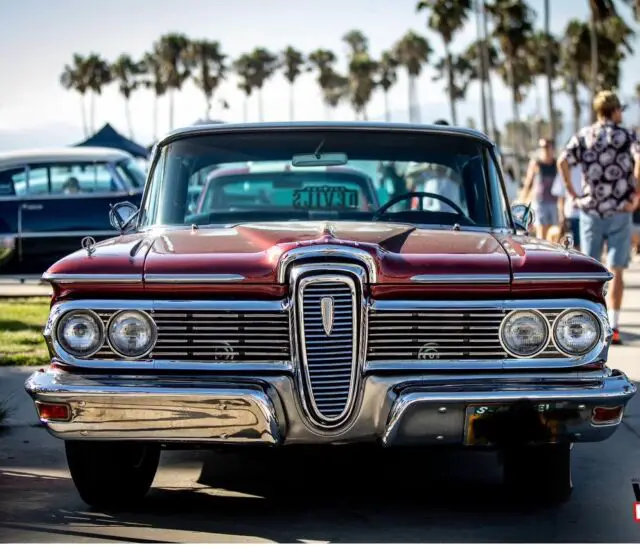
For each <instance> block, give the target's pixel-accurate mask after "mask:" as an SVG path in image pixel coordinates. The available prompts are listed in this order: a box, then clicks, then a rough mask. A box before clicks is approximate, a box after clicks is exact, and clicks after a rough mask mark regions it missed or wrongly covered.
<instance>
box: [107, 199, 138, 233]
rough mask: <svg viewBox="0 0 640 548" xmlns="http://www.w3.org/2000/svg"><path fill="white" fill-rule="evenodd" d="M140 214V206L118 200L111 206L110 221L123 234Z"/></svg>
mask: <svg viewBox="0 0 640 548" xmlns="http://www.w3.org/2000/svg"><path fill="white" fill-rule="evenodd" d="M137 216H138V208H137V207H136V206H135V205H134V204H132V203H131V202H118V203H117V204H114V205H112V206H111V210H110V211H109V222H110V223H111V226H112V227H113V228H115V229H116V230H117V231H119V232H120V233H121V234H122V233H124V232H126V230H127V229H128V228H130V227H131V225H132V223H133V221H134V220H135V218H136V217H137Z"/></svg>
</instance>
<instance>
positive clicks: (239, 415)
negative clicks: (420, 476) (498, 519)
mask: <svg viewBox="0 0 640 548" xmlns="http://www.w3.org/2000/svg"><path fill="white" fill-rule="evenodd" d="M25 388H26V390H27V392H28V393H29V394H30V396H31V397H32V398H33V399H34V401H35V402H39V403H63V404H67V405H68V406H69V408H70V410H71V418H70V420H67V421H58V420H55V421H54V420H42V422H44V423H45V424H46V426H47V428H48V429H49V431H50V432H51V433H52V434H53V435H55V436H57V437H59V438H63V439H85V440H88V439H95V440H98V439H100V440H155V441H159V442H197V443H201V442H208V443H220V444H232V443H236V444H237V443H241V444H264V445H283V444H327V443H351V442H366V441H369V442H381V443H382V444H383V445H387V446H396V445H443V444H447V445H463V444H465V410H466V407H467V405H468V404H478V405H485V404H486V405H488V404H499V403H515V402H523V401H524V402H529V403H535V404H542V403H552V402H567V405H569V406H571V407H572V409H573V410H574V417H573V418H572V419H571V420H568V421H567V422H566V423H565V424H563V427H562V429H561V438H562V439H565V440H566V441H574V442H590V441H601V440H604V439H606V438H608V437H609V436H611V434H613V432H614V431H615V429H616V427H617V426H618V424H619V423H620V420H617V421H614V422H612V423H610V424H604V425H602V424H600V425H595V424H593V423H592V416H593V410H594V408H595V407H596V406H604V407H616V406H625V405H626V404H627V402H628V401H629V400H630V399H631V398H632V397H633V395H634V394H635V393H636V386H635V385H634V384H633V383H632V382H631V381H630V380H629V379H628V378H627V377H626V375H624V374H623V373H622V372H620V371H616V370H614V371H611V370H608V369H605V370H604V372H603V371H592V372H580V373H578V372H571V373H567V372H563V373H557V374H554V373H551V374H550V373H547V374H544V373H540V374H532V373H527V374H524V373H521V374H514V373H511V374H471V375H467V374H450V375H419V374H406V375H402V376H392V377H390V376H377V375H369V376H367V377H365V378H364V379H363V383H362V385H361V390H360V395H359V398H358V401H357V402H356V404H355V409H356V410H355V411H354V416H353V419H352V420H351V421H349V423H348V424H347V425H345V426H344V427H342V428H340V429H337V430H335V431H327V430H324V431H323V430H318V429H317V428H316V427H315V426H314V425H313V424H311V423H310V422H309V421H308V420H307V419H306V417H305V414H304V412H303V410H302V408H301V405H300V401H299V398H298V397H297V394H298V390H297V388H296V385H295V380H294V379H293V378H292V377H290V376H286V375H277V376H266V375H263V376H260V377H254V378H247V377H242V378H240V377H235V378H233V377H220V376H204V375H198V376H195V375H194V376H186V375H181V376H166V375H163V376H160V375H123V374H111V375H98V374H91V373H82V374H79V373H70V372H65V371H63V370H61V369H57V368H50V369H47V370H41V371H39V372H37V373H34V374H33V375H31V376H30V377H29V379H27V382H26V385H25Z"/></svg>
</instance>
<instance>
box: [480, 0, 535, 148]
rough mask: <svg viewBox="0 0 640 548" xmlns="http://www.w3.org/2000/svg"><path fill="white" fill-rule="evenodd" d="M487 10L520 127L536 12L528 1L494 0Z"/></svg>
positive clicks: (488, 4)
mask: <svg viewBox="0 0 640 548" xmlns="http://www.w3.org/2000/svg"><path fill="white" fill-rule="evenodd" d="M485 7H486V10H487V13H488V14H489V15H490V16H491V18H492V20H493V23H494V29H493V35H494V37H495V38H496V40H497V41H498V43H499V44H500V49H501V50H502V52H503V54H504V56H505V65H504V66H503V67H502V70H501V75H502V77H503V79H504V80H505V82H506V84H507V85H508V87H509V89H510V90H511V105H512V111H513V121H514V123H515V124H516V125H517V124H518V123H519V122H520V112H519V103H520V102H521V101H522V98H523V91H524V88H525V87H526V86H527V85H529V84H530V83H531V74H530V71H529V68H530V67H529V64H528V59H527V56H528V54H527V51H526V48H527V44H529V43H530V40H531V35H532V32H533V20H534V18H535V12H534V11H533V10H532V9H531V8H530V7H529V6H528V5H527V3H526V2H525V0H492V2H491V3H487V4H485ZM527 73H528V74H527ZM513 147H514V149H517V148H518V143H513Z"/></svg>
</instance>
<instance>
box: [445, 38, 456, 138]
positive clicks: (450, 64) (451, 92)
mask: <svg viewBox="0 0 640 548" xmlns="http://www.w3.org/2000/svg"><path fill="white" fill-rule="evenodd" d="M444 58H445V63H446V65H447V67H446V68H447V82H448V86H449V110H450V112H451V123H452V124H453V125H454V126H457V125H458V117H457V116H456V98H455V96H454V89H453V59H452V58H451V51H450V50H449V44H448V43H447V42H445V43H444Z"/></svg>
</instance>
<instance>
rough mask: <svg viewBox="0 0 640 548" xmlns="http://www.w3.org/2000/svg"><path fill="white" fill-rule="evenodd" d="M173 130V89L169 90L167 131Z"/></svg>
mask: <svg viewBox="0 0 640 548" xmlns="http://www.w3.org/2000/svg"><path fill="white" fill-rule="evenodd" d="M172 129H173V89H170V90H169V130H172Z"/></svg>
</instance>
